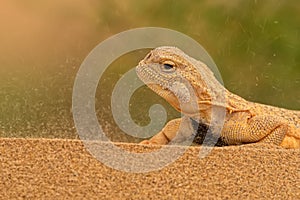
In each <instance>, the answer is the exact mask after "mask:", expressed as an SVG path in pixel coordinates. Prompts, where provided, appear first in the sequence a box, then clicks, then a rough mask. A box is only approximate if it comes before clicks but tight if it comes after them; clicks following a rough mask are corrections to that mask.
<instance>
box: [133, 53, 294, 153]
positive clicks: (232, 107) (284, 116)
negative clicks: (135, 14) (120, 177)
mask: <svg viewBox="0 0 300 200" xmlns="http://www.w3.org/2000/svg"><path fill="white" fill-rule="evenodd" d="M136 71H137V74H138V76H139V78H140V79H141V80H142V81H144V82H145V83H146V84H147V85H148V86H149V87H150V88H151V89H152V90H153V91H155V92H156V93H157V94H159V95H160V96H162V97H163V98H165V99H166V100H167V101H168V102H169V103H170V104H171V105H172V106H173V107H174V108H175V109H177V110H178V111H180V112H182V113H183V114H184V117H182V118H179V119H174V120H171V121H170V122H168V123H167V125H166V126H165V127H164V128H163V129H162V131H160V132H159V133H157V134H156V135H155V136H153V137H152V138H151V139H150V140H145V141H143V142H142V144H167V143H169V142H170V141H171V140H173V139H174V138H175V137H176V140H185V139H187V138H189V137H191V136H192V135H193V134H194V132H195V130H194V128H193V126H192V123H191V122H192V120H193V121H197V122H198V123H201V124H206V125H208V126H211V127H213V128H212V130H213V134H216V135H218V133H219V135H220V138H221V139H222V141H223V142H224V143H225V144H228V145H238V144H247V143H255V142H264V143H272V144H275V145H279V146H282V147H285V148H300V111H292V110H287V109H284V108H278V107H274V106H269V105H263V104H259V103H253V102H249V101H246V100H245V99H243V98H241V97H239V96H238V95H235V94H233V93H231V92H229V91H228V90H226V89H225V88H224V87H223V85H221V84H220V83H219V82H218V81H217V80H216V78H215V77H214V75H213V73H212V71H211V70H210V69H209V68H208V67H207V66H206V65H205V64H204V63H203V62H200V61H198V60H195V59H193V58H191V57H189V56H188V55H186V54H185V53H184V52H182V51H181V50H180V49H178V48H175V47H159V48H156V49H154V50H152V51H151V52H150V53H149V54H148V55H147V56H146V57H145V58H144V59H143V60H142V61H141V62H140V63H139V65H138V66H137V68H136ZM216 112H217V113H218V114H217V115H214V116H216V117H217V118H220V119H214V118H212V114H214V113H216ZM222 116H224V121H223V122H224V123H223V124H222V123H221V122H222ZM219 123H220V124H219ZM179 126H181V128H180V129H179ZM218 127H219V129H218Z"/></svg>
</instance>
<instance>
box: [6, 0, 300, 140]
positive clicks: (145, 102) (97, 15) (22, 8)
mask: <svg viewBox="0 0 300 200" xmlns="http://www.w3.org/2000/svg"><path fill="white" fill-rule="evenodd" d="M299 13H300V3H299V1H297V0H265V1H260V0H243V1H242V0H231V1H225V0H214V1H209V0H201V1H198V0H187V1H175V0H163V1H161V0H152V1H140V0H125V1H117V0H110V1H105V0H52V1H50V0H43V1H38V0H28V1H17V0H2V1H1V7H0V136H1V137H47V138H78V136H77V134H76V130H75V128H74V123H73V119H72V112H71V105H72V88H73V82H74V79H75V76H76V73H77V71H78V69H79V67H80V64H81V63H82V61H83V60H84V58H85V57H86V56H87V55H88V53H89V52H90V51H91V50H92V49H93V48H94V47H95V46H96V45H98V44H99V43H100V42H101V41H103V40H105V39H106V38H108V37H109V36H112V35H114V34H117V33H119V32H121V31H125V30H128V29H132V28H137V27H147V26H156V27H164V28H169V29H173V30H176V31H180V32H182V33H184V34H186V35H188V36H190V37H192V38H193V39H195V40H196V41H198V42H199V43H200V44H201V45H202V46H203V47H204V48H205V49H206V50H207V51H208V52H209V54H210V55H211V57H212V58H213V59H214V61H215V63H216V64H217V66H218V68H219V71H220V73H221V74H222V78H223V81H224V83H225V86H226V87H227V88H228V89H229V90H230V91H232V92H234V93H236V94H238V95H240V96H242V97H244V98H246V99H248V100H251V101H256V102H260V103H266V104H271V105H275V106H281V107H285V108H289V109H300V99H299V96H300V91H299V87H300V17H299ZM147 51H148V50H145V51H143V50H141V51H136V52H132V53H129V54H128V55H124V56H122V57H120V58H119V59H117V60H116V61H115V62H114V63H112V65H111V66H110V67H109V69H108V70H106V72H105V74H104V75H103V77H102V79H101V81H100V83H99V87H98V91H97V95H96V99H97V103H96V109H97V115H98V119H99V122H100V123H101V124H102V125H103V127H105V129H106V130H107V131H108V133H109V134H108V135H109V137H110V138H111V139H112V140H114V141H125V142H126V141H127V142H128V141H129V142H131V141H132V142H135V141H138V139H136V138H131V137H128V136H126V134H124V133H122V132H121V131H120V130H119V129H118V127H117V125H116V124H115V123H114V122H113V119H112V116H111V111H110V95H111V92H112V88H113V86H114V85H115V83H116V82H117V80H118V79H119V78H120V77H121V76H122V74H124V73H125V72H126V71H128V70H129V69H131V68H133V67H135V66H136V64H137V63H138V61H139V60H141V59H142V58H143V57H144V56H145V55H146V53H147ZM100 85H101V87H100ZM154 103H159V104H162V105H164V106H165V107H166V109H167V111H168V119H172V118H175V117H177V116H180V114H179V113H177V112H176V111H174V110H173V109H172V108H171V107H170V106H169V105H168V104H167V103H166V102H165V101H164V100H163V99H161V98H160V97H158V96H157V95H156V94H154V93H153V92H152V91H150V90H149V89H148V88H146V87H143V88H141V89H139V90H138V91H137V92H136V93H135V94H134V95H133V97H132V103H131V107H130V112H131V114H132V118H133V120H135V121H136V123H138V124H141V125H146V124H147V123H149V118H148V109H149V107H150V106H151V105H152V104H154Z"/></svg>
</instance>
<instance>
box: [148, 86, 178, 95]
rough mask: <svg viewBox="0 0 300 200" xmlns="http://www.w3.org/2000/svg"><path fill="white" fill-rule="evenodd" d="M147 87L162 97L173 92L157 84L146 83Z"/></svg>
mask: <svg viewBox="0 0 300 200" xmlns="http://www.w3.org/2000/svg"><path fill="white" fill-rule="evenodd" d="M148 87H149V88H150V89H151V90H153V91H154V92H156V93H157V94H158V95H160V96H162V97H166V96H167V95H170V94H173V93H172V92H171V91H170V90H169V89H168V88H167V87H163V86H161V85H159V84H153V83H151V84H148Z"/></svg>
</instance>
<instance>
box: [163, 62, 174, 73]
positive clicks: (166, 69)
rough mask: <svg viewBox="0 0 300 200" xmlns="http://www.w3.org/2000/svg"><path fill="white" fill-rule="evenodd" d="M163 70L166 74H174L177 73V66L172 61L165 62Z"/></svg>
mask: <svg viewBox="0 0 300 200" xmlns="http://www.w3.org/2000/svg"><path fill="white" fill-rule="evenodd" d="M162 70H163V71H164V72H174V71H175V64H174V63H173V62H171V61H168V62H164V63H163V64H162Z"/></svg>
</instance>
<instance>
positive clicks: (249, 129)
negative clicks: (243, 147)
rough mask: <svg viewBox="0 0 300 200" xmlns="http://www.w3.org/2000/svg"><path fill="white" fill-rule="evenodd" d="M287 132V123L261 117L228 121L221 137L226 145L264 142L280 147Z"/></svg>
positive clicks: (266, 116)
mask: <svg viewBox="0 0 300 200" xmlns="http://www.w3.org/2000/svg"><path fill="white" fill-rule="evenodd" d="M288 130H289V124H288V122H287V121H286V120H284V119H282V118H281V117H276V116H271V115H262V116H254V117H252V118H245V119H232V120H228V121H227V122H226V123H225V124H224V127H223V130H222V134H221V135H222V137H223V140H224V141H225V142H227V143H228V144H245V143H253V142H264V143H271V144H276V145H280V144H281V143H282V141H283V139H284V137H285V135H286V134H287V131H288Z"/></svg>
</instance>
